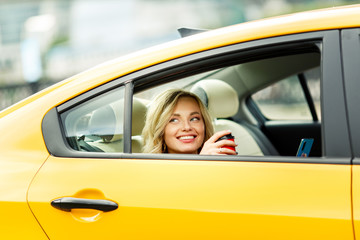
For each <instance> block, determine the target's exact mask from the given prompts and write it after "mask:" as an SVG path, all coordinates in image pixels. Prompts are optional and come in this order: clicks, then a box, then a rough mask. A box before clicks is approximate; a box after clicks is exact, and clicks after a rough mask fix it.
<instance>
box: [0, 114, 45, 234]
mask: <svg viewBox="0 0 360 240" xmlns="http://www.w3.org/2000/svg"><path fill="white" fill-rule="evenodd" d="M33 110H34V109H29V108H22V109H19V110H18V113H19V114H18V115H11V114H10V115H7V116H6V117H3V118H1V119H0V126H1V127H0V128H1V134H2V136H1V141H0V142H1V144H0V152H1V154H0V176H1V177H0V178H1V182H0V192H1V194H0V211H1V216H2V217H1V220H0V230H1V231H0V237H1V238H3V239H14V238H15V239H47V237H46V235H45V234H44V232H43V231H42V229H41V227H40V225H39V224H38V222H37V221H36V219H35V218H34V216H33V213H32V212H31V210H30V209H29V206H28V204H27V190H28V188H29V186H30V183H31V180H32V179H33V177H34V176H35V174H36V172H37V171H38V170H39V168H40V166H41V165H42V164H43V163H44V161H45V160H46V158H47V157H48V156H49V153H48V152H47V150H46V147H45V144H44V140H43V138H42V133H41V118H39V116H38V115H36V114H33ZM20 226H21V227H20ZM19 228H20V229H21V231H20V230H19Z"/></svg>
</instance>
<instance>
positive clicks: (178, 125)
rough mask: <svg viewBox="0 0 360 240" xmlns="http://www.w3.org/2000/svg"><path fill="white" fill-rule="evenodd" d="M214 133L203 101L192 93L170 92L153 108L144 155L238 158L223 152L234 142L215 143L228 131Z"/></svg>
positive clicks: (150, 109)
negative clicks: (182, 154) (226, 155)
mask: <svg viewBox="0 0 360 240" xmlns="http://www.w3.org/2000/svg"><path fill="white" fill-rule="evenodd" d="M213 132H214V130H213V125H212V123H211V118H210V116H209V113H208V112H207V109H206V108H205V106H204V105H203V103H202V102H201V100H200V99H199V98H198V97H197V96H196V95H194V94H193V93H190V92H186V91H183V90H180V89H170V90H167V91H165V92H163V93H162V94H160V95H159V96H157V97H156V98H155V100H154V101H153V103H152V104H151V105H150V108H149V111H148V113H147V116H146V123H145V127H144V130H143V137H144V152H146V153H184V154H199V153H200V154H231V155H233V154H236V152H235V151H232V150H230V149H226V148H223V147H224V146H235V143H234V142H232V141H229V140H222V141H219V142H216V141H217V140H218V139H219V138H220V137H222V136H224V135H226V134H229V131H227V130H225V131H220V132H218V133H216V134H214V135H213ZM212 135H213V136H212Z"/></svg>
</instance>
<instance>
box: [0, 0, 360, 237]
mask: <svg viewBox="0 0 360 240" xmlns="http://www.w3.org/2000/svg"><path fill="white" fill-rule="evenodd" d="M359 76H360V5H351V6H344V7H338V8H331V9H324V10H316V11H310V12H304V13H296V14H291V15H287V16H281V17H275V18H269V19H264V20H259V21H253V22H247V23H242V24H238V25H234V26H229V27H225V28H221V29H217V30H212V31H207V32H203V33H198V34H194V35H191V36H187V37H184V38H182V39H179V40H176V41H173V42H169V43H166V44H163V45H160V46H156V47H152V48H149V49H146V50H143V51H140V52H136V53H134V54H130V55H127V56H124V57H120V58H118V59H115V60H113V61H110V62H107V63H104V64H102V65H99V66H96V67H94V68H92V69H90V70H88V71H85V72H83V73H80V74H78V75H76V76H74V77H71V78H69V79H66V80H64V81H62V82H59V83H58V84H55V85H53V86H51V87H50V88H47V89H45V90H43V91H41V92H39V93H37V94H35V95H33V96H31V97H29V98H27V99H25V100H23V101H22V102H19V103H17V104H16V105H14V106H12V107H10V108H8V109H6V110H4V111H2V112H0V132H1V138H0V179H1V183H0V210H1V219H0V230H1V231H0V238H1V239H62V240H63V239H317V240H318V239H356V238H360V160H359V157H360V126H359V125H360V124H359V123H360V109H359V106H360V94H359V93H358V92H359V90H360V80H359ZM168 88H182V89H186V90H189V91H192V92H194V93H195V94H198V95H199V96H200V97H201V98H202V99H204V101H205V102H206V104H207V107H208V109H209V112H210V114H211V116H212V118H213V122H214V126H215V129H216V130H221V129H230V130H231V131H232V133H233V135H234V136H235V141H236V142H237V144H238V146H237V148H236V151H237V152H238V155H236V156H210V155H192V154H148V153H143V152H142V135H141V132H142V129H143V127H144V121H145V120H144V119H145V115H146V111H147V109H148V107H149V105H151V103H152V99H153V96H155V95H157V94H158V93H160V92H163V91H164V90H165V89H168ZM302 139H311V140H312V141H313V145H312V148H311V151H310V152H308V153H307V157H301V156H300V157H298V156H297V152H298V150H302V148H303V147H302V146H301V147H299V144H300V142H301V140H302Z"/></svg>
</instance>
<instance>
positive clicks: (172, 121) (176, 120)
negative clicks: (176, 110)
mask: <svg viewBox="0 0 360 240" xmlns="http://www.w3.org/2000/svg"><path fill="white" fill-rule="evenodd" d="M178 121H179V119H177V118H171V119H170V121H169V122H171V123H175V122H178Z"/></svg>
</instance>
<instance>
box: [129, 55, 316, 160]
mask: <svg viewBox="0 0 360 240" xmlns="http://www.w3.org/2000/svg"><path fill="white" fill-rule="evenodd" d="M285 64H287V65H288V67H286V65H285ZM319 64H320V58H319V54H318V53H316V52H315V53H314V52H312V53H304V54H294V55H289V56H280V57H279V56H275V57H273V58H269V57H268V56H266V58H259V59H258V60H255V61H254V60H252V61H248V62H240V63H237V64H234V65H230V66H226V67H222V68H218V69H215V70H211V71H207V72H203V73H201V74H195V75H191V76H188V77H183V78H179V79H176V80H174V81H170V82H166V81H165V84H159V85H157V86H154V85H152V86H151V87H150V88H148V89H146V90H141V91H136V90H137V89H136V87H135V94H134V98H133V101H134V112H137V111H139V110H137V109H136V108H135V106H137V105H139V104H138V103H140V105H141V104H142V105H143V106H142V107H140V108H139V109H144V110H145V111H146V109H147V107H148V106H150V105H151V104H152V100H153V98H154V97H155V96H157V95H158V94H160V93H162V92H164V91H165V90H166V89H171V88H181V89H184V90H188V91H191V92H193V93H195V94H197V95H198V96H199V97H200V99H201V100H203V102H204V104H205V105H206V106H207V108H208V111H209V113H210V115H211V118H212V121H213V125H214V129H215V132H217V131H221V130H226V129H229V130H231V131H232V133H233V135H235V139H236V143H237V144H238V146H237V148H236V151H237V153H238V155H253V156H263V155H278V154H279V153H278V152H277V150H276V148H275V147H274V146H273V144H272V143H271V141H270V140H269V139H268V138H267V136H265V134H263V133H262V132H261V130H260V129H259V128H258V127H257V126H256V124H254V123H253V122H251V121H250V120H249V118H247V117H246V114H248V112H247V110H245V109H243V108H242V106H244V105H245V104H243V102H241V101H244V99H245V98H246V96H249V95H251V93H253V92H256V91H258V90H259V89H262V90H260V91H258V92H256V94H254V95H253V98H254V99H255V103H256V104H257V105H258V107H259V108H260V110H261V111H262V112H263V114H264V115H265V116H266V117H267V118H269V119H281V120H284V119H292V120H294V119H296V120H304V119H309V120H310V119H313V115H312V114H313V113H312V111H311V110H310V108H309V106H308V99H306V97H305V94H304V89H303V86H302V85H301V84H300V80H299V78H300V77H299V75H300V74H299V72H300V73H301V74H302V75H301V76H302V77H303V78H304V79H305V80H304V81H305V82H306V84H307V89H308V94H309V95H310V98H311V99H312V101H313V104H315V105H316V107H317V109H318V110H319V111H320V77H319V76H320V71H319V67H318V66H319ZM284 76H285V77H284ZM137 102H138V103H137ZM141 111H142V110H140V111H139V112H141ZM317 114H318V115H319V116H320V112H318V113H317ZM135 115H137V114H135ZM239 116H240V117H239ZM139 119H140V118H139V117H137V118H135V119H133V134H132V146H133V152H141V148H139V147H138V146H140V145H141V143H143V141H142V140H143V139H142V137H143V136H142V135H141V131H139V129H137V130H135V128H139V126H140V125H141V126H144V123H145V122H144V120H142V122H139V121H138V120H139ZM285 127H286V126H284V127H283V126H280V128H279V129H285ZM311 131H312V130H311ZM254 136H256V137H254ZM307 136H308V135H307ZM287 137H288V136H287ZM304 137H306V136H304ZM299 138H302V136H295V135H294V136H293V141H294V146H292V147H291V148H293V149H294V150H293V151H292V152H291V153H289V154H286V155H291V156H295V154H296V150H297V149H296V148H297V144H298V139H299ZM135 139H137V143H134V140H135ZM319 143H320V140H318V139H316V144H319ZM134 146H136V147H134ZM319 152H321V150H319ZM320 154H321V153H320Z"/></svg>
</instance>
